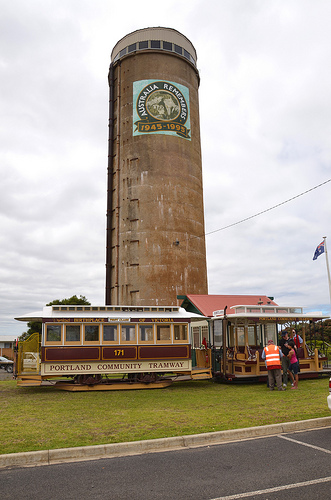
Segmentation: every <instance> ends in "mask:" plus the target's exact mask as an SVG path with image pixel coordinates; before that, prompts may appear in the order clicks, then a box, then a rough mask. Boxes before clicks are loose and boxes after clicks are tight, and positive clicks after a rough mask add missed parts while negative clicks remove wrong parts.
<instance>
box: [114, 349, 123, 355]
mask: <svg viewBox="0 0 331 500" xmlns="http://www.w3.org/2000/svg"><path fill="white" fill-rule="evenodd" d="M114 354H115V356H124V349H115V350H114Z"/></svg>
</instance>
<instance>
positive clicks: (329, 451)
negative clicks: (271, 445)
mask: <svg viewBox="0 0 331 500" xmlns="http://www.w3.org/2000/svg"><path fill="white" fill-rule="evenodd" d="M277 437H279V438H282V439H287V441H292V443H297V444H301V445H302V446H308V447H309V448H314V450H318V451H324V453H330V454H331V450H326V449H325V448H320V447H319V446H314V445H313V444H308V443H303V442H302V441H297V440H296V439H292V438H289V437H287V436H282V435H281V434H280V435H278V436H277Z"/></svg>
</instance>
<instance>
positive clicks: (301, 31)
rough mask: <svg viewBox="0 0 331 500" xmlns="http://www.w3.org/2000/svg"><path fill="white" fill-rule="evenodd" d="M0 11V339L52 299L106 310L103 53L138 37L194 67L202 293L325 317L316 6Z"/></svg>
mask: <svg viewBox="0 0 331 500" xmlns="http://www.w3.org/2000/svg"><path fill="white" fill-rule="evenodd" d="M0 9H1V10H0V14H1V15H0V44H1V51H0V112H1V122H0V168H1V184H0V241H1V254H0V283H1V289H0V293H1V297H0V308H1V309H0V334H2V335H6V334H8V335H16V334H20V333H22V332H23V331H24V330H25V324H24V323H20V322H17V321H15V320H14V319H13V318H14V317H17V316H19V315H21V314H24V313H27V312H31V311H35V310H39V309H41V308H42V307H43V306H44V305H45V304H46V303H47V302H49V301H51V300H54V299H63V298H67V297H71V296H72V295H74V294H77V295H80V294H82V295H85V296H86V297H87V298H88V300H89V301H90V302H91V303H93V304H99V305H100V304H103V303H104V295H105V294H104V289H105V227H106V180H107V176H106V174H107V140H108V82H107V73H108V68H109V63H110V54H111V51H112V49H113V47H114V45H115V44H116V43H117V41H118V40H119V39H121V38H122V37H123V36H125V35H126V34H128V33H130V32H132V31H135V30H137V29H141V28H146V27H150V26H165V27H170V28H174V29H177V30H178V31H180V32H181V33H183V34H184V35H185V36H187V37H188V38H189V39H190V41H191V42H192V43H193V45H194V46H195V48H196V50H197V54H198V62H197V65H198V69H199V72H200V78H201V84H200V90H199V96H200V121H201V138H202V157H203V180H204V198H205V226H206V233H207V237H206V244H207V265H208V280H209V293H210V294H250V293H252V294H265V295H268V296H273V297H275V300H276V302H277V303H279V304H281V305H295V306H304V307H305V308H306V310H307V311H309V310H310V311H311V310H322V311H324V312H327V313H329V312H330V297H329V289H328V280H327V271H326V262H325V254H323V255H321V256H320V257H319V258H318V259H317V260H316V261H313V260H312V257H313V254H314V251H315V249H316V247H317V245H318V244H319V243H320V242H321V241H322V240H323V236H329V238H330V240H329V239H327V243H328V242H329V247H330V251H331V231H330V222H331V221H330V214H331V196H330V191H331V182H329V183H328V182H326V181H328V180H330V179H331V168H330V166H331V140H330V138H331V66H330V60H331V30H330V25H331V2H330V1H329V0H269V1H266V0H180V1H178V0H176V1H173V0H167V1H166V2H137V1H131V0H129V1H125V0H123V1H122V2H119V1H118V0H116V1H115V0H29V1H26V0H10V1H8V0H0ZM322 183H324V185H322V186H321V187H318V188H316V189H312V188H314V187H315V186H318V185H319V184H322ZM311 189H312V190H311ZM308 190H311V191H310V192H308V193H306V194H304V195H302V196H299V197H298V198H295V199H294V200H293V201H290V202H289V203H285V204H282V205H281V206H280V207H278V208H275V209H273V210H270V211H267V212H266V213H264V214H262V215H259V216H258V217H254V218H252V219H249V220H248V221H246V222H243V223H240V224H235V223H237V222H239V221H241V220H242V219H245V218H248V217H250V216H252V215H254V214H257V213H259V212H263V211H265V210H267V209H269V208H271V207H273V206H275V205H278V204H281V203H283V202H285V201H287V200H289V199H291V198H293V197H295V196H297V195H299V194H301V193H304V192H305V191H308ZM232 224H235V225H233V226H232V227H230V228H227V229H222V228H225V227H226V226H229V225H232ZM218 229H222V230H220V231H216V230H218ZM208 233H210V234H208Z"/></svg>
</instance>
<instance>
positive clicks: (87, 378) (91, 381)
mask: <svg viewBox="0 0 331 500" xmlns="http://www.w3.org/2000/svg"><path fill="white" fill-rule="evenodd" d="M101 380H102V375H100V374H99V373H98V374H96V375H78V377H77V384H81V385H96V384H100V382H101Z"/></svg>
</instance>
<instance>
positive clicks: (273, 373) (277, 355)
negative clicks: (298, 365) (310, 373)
mask: <svg viewBox="0 0 331 500" xmlns="http://www.w3.org/2000/svg"><path fill="white" fill-rule="evenodd" d="M282 357H283V353H282V351H281V349H279V347H278V346H277V345H275V344H274V341H273V340H268V345H267V346H266V347H265V348H264V349H263V352H262V359H265V360H266V365H267V370H268V382H269V389H270V391H273V390H274V388H275V382H276V385H277V389H278V390H279V391H285V388H283V387H282V370H281V362H280V360H281V358H282Z"/></svg>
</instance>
